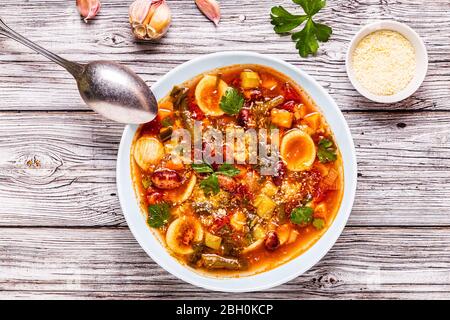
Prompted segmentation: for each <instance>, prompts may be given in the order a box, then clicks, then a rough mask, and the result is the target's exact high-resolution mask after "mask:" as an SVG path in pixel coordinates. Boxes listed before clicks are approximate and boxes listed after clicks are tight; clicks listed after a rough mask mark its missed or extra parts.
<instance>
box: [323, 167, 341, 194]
mask: <svg viewBox="0 0 450 320" xmlns="http://www.w3.org/2000/svg"><path fill="white" fill-rule="evenodd" d="M338 176H339V172H338V171H337V170H336V169H334V168H331V169H330V171H328V174H327V175H326V176H325V177H324V178H323V180H322V183H323V185H324V186H325V187H326V188H327V189H328V190H337V189H338V188H339V186H338V185H337V184H338V183H337V182H338V179H337V178H338Z"/></svg>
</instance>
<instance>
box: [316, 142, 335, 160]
mask: <svg viewBox="0 0 450 320" xmlns="http://www.w3.org/2000/svg"><path fill="white" fill-rule="evenodd" d="M318 146H319V147H318V149H317V157H318V158H319V161H320V162H322V163H327V162H331V161H336V159H337V155H336V149H335V148H334V146H333V142H332V141H331V140H328V139H325V138H324V139H321V140H320V141H319V144H318Z"/></svg>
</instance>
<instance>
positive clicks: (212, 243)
mask: <svg viewBox="0 0 450 320" xmlns="http://www.w3.org/2000/svg"><path fill="white" fill-rule="evenodd" d="M221 243H222V238H221V237H218V236H215V235H213V234H211V233H209V232H206V235H205V245H206V246H207V247H210V248H211V249H214V250H219V249H220V244H221Z"/></svg>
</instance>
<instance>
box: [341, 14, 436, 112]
mask: <svg viewBox="0 0 450 320" xmlns="http://www.w3.org/2000/svg"><path fill="white" fill-rule="evenodd" d="M378 30H391V31H396V32H398V33H400V34H401V35H403V36H404V37H405V38H406V39H408V40H409V42H411V44H412V46H413V47H414V50H415V53H416V73H415V75H414V77H413V78H412V79H411V81H410V82H409V84H408V85H407V86H406V88H404V89H403V90H401V91H400V92H397V93H396V94H393V95H390V96H380V95H375V94H373V93H371V92H370V91H368V90H367V89H366V88H364V87H363V86H362V85H361V84H360V83H359V81H358V80H357V79H356V77H355V75H354V73H353V67H352V54H353V51H354V50H355V47H356V46H357V45H358V43H359V42H360V41H361V40H362V39H363V38H364V37H365V36H367V35H369V34H371V33H372V32H375V31H378ZM345 65H346V69H347V75H348V78H349V79H350V82H351V83H352V85H353V87H354V88H355V89H356V90H357V91H358V92H359V93H360V94H361V95H363V96H364V97H366V98H367V99H369V100H372V101H375V102H380V103H394V102H398V101H401V100H403V99H406V98H408V97H409V96H411V95H412V94H413V93H414V92H416V90H417V89H418V88H419V87H420V85H421V84H422V82H423V80H424V79H425V75H426V73H427V69H428V54H427V49H426V48H425V45H424V43H423V41H422V39H421V38H420V36H419V35H418V34H417V33H416V32H415V31H414V30H413V29H411V28H410V27H408V26H407V25H406V24H404V23H400V22H396V21H378V22H374V23H370V24H368V25H366V26H364V27H363V28H362V29H361V30H359V32H358V33H357V34H356V35H355V36H354V37H353V39H352V41H351V42H350V46H349V48H348V50H347V56H346V58H345Z"/></svg>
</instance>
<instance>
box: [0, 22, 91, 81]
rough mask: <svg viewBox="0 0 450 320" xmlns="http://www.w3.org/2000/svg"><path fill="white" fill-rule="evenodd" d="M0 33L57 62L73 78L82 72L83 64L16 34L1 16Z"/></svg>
mask: <svg viewBox="0 0 450 320" xmlns="http://www.w3.org/2000/svg"><path fill="white" fill-rule="evenodd" d="M0 35H4V36H7V37H8V38H11V39H13V40H16V41H17V42H20V43H21V44H23V45H25V46H27V47H29V48H30V49H32V50H34V51H36V52H37V53H40V54H42V55H43V56H45V57H47V58H48V59H50V60H51V61H53V62H55V63H57V64H59V65H60V66H61V67H63V68H65V69H66V70H67V71H69V72H70V73H71V74H72V75H73V76H74V77H75V78H77V76H79V75H80V74H81V72H83V65H81V64H78V63H75V62H72V61H68V60H66V59H64V58H61V57H60V56H58V55H56V54H54V53H52V52H50V51H48V50H46V49H44V48H42V47H41V46H39V45H37V44H36V43H34V42H32V41H31V40H28V39H27V38H25V37H24V36H22V35H20V34H18V33H17V32H16V31H14V30H12V29H11V28H10V27H8V26H7V25H6V24H5V23H4V22H3V20H2V19H1V18H0Z"/></svg>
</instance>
